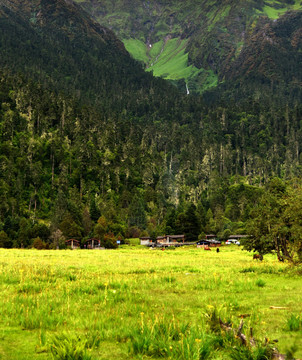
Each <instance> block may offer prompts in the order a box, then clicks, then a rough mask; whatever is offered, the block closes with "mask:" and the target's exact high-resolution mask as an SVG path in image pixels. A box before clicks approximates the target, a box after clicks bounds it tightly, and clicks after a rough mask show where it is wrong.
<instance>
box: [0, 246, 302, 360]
mask: <svg viewBox="0 0 302 360" xmlns="http://www.w3.org/2000/svg"><path fill="white" fill-rule="evenodd" d="M0 290H1V295H0V296H1V307H0V316H1V317H0V359H1V356H2V358H3V359H17V360H18V359H28V358H29V354H30V358H32V359H40V358H41V359H43V358H44V359H48V358H49V359H51V358H52V357H54V358H58V359H59V358H60V356H61V355H60V354H62V353H64V351H66V352H71V351H73V350H76V349H77V351H78V353H79V354H81V356H82V358H83V359H84V358H87V359H90V358H91V359H141V358H142V356H145V357H144V358H145V359H148V358H151V357H152V358H153V359H156V358H159V357H164V358H167V359H168V358H170V359H191V358H192V359H195V358H196V356H198V354H200V353H201V352H203V353H204V358H217V359H219V358H225V357H224V356H226V353H227V352H226V350H225V349H224V348H221V347H219V346H218V345H217V344H216V343H219V341H220V340H218V338H217V336H218V335H217V334H216V335H215V334H214V335H213V334H211V332H210V330H209V328H208V325H207V324H208V320H207V314H208V313H209V309H217V311H218V312H219V314H220V316H221V317H222V318H223V319H224V320H225V321H228V320H230V321H231V322H232V323H234V324H235V325H236V326H237V325H238V323H239V321H240V318H241V316H243V315H244V317H245V323H246V329H248V328H249V327H253V329H254V332H255V335H256V336H257V337H259V338H260V339H262V338H264V337H268V338H270V339H272V338H273V339H275V338H277V339H279V341H280V342H279V345H278V346H279V350H281V352H283V353H285V352H286V351H287V349H289V348H290V347H291V346H294V345H296V346H298V348H299V350H298V352H297V354H296V356H297V357H299V356H300V357H301V356H302V351H301V347H302V340H301V338H302V337H301V328H300V325H299V326H296V325H295V324H294V325H295V326H292V327H291V328H293V329H294V331H289V330H290V325H289V323H290V324H291V323H294V322H296V319H299V321H300V315H299V314H301V311H302V306H301V304H302V291H301V278H300V277H299V275H295V272H293V271H292V270H291V269H289V268H288V267H287V266H286V265H284V264H281V263H278V262H277V261H276V259H275V258H274V257H273V256H265V258H264V261H263V262H256V261H253V259H252V254H249V253H247V252H245V251H241V249H240V248H238V247H237V246H236V247H235V246H234V247H223V248H222V249H221V252H220V253H219V254H217V253H216V252H214V251H211V252H206V251H203V250H200V249H196V248H180V249H176V250H174V251H160V250H149V249H144V248H134V247H130V248H127V247H124V248H120V249H118V250H112V251H111V250H106V251H97V250H96V251H87V250H86V251H85V250H75V251H70V250H66V251H37V250H2V249H1V250H0ZM285 294H286V296H285ZM270 306H276V307H284V308H285V309H284V310H272V309H270ZM292 314H295V315H292ZM142 326H143V328H142ZM163 333H164V334H165V335H161V334H163ZM180 334H182V335H181V341H182V343H180V342H179V341H180V340H179V339H178V337H179V336H180ZM159 336H160V341H157V340H156V341H155V339H158V337H159ZM8 339H10V342H8ZM60 339H61V340H62V339H63V340H62V341H61V340H60ZM196 339H197V341H196ZM60 341H61V342H62V344H61V343H60ZM199 341H200V342H199ZM221 341H225V340H221ZM228 341H231V340H230V339H229V340H228ZM232 341H233V340H232ZM64 344H65V345H64ZM213 344H214V345H213ZM215 344H216V345H217V346H216V345H215ZM225 346H227V345H225ZM22 349H24V350H23V351H22ZM72 349H73V350H72ZM214 354H216V355H217V357H213V356H214ZM216 355H215V356H216ZM234 356H235V355H234ZM61 358H62V357H61ZM79 358H80V357H79Z"/></svg>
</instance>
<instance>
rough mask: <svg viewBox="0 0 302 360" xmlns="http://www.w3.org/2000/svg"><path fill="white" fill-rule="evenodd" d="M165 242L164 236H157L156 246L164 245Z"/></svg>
mask: <svg viewBox="0 0 302 360" xmlns="http://www.w3.org/2000/svg"><path fill="white" fill-rule="evenodd" d="M165 242H167V237H166V236H158V237H157V238H156V244H157V245H162V244H164V243H165Z"/></svg>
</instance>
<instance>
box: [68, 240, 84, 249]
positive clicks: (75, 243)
mask: <svg viewBox="0 0 302 360" xmlns="http://www.w3.org/2000/svg"><path fill="white" fill-rule="evenodd" d="M65 244H66V246H68V247H70V248H71V249H80V247H81V242H80V240H76V239H69V240H66V241H65Z"/></svg>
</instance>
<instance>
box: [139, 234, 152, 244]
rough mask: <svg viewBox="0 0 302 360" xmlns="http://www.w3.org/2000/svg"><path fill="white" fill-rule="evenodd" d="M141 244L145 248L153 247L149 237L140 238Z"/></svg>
mask: <svg viewBox="0 0 302 360" xmlns="http://www.w3.org/2000/svg"><path fill="white" fill-rule="evenodd" d="M139 240H140V244H141V245H145V246H152V244H153V241H152V239H151V238H150V237H149V236H144V237H140V238H139Z"/></svg>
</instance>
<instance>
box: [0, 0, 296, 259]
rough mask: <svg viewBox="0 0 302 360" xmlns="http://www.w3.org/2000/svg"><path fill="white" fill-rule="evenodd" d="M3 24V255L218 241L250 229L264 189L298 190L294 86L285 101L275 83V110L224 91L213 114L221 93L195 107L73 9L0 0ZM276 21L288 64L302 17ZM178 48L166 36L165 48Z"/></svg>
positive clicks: (38, 0)
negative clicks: (91, 243) (162, 240)
mask: <svg viewBox="0 0 302 360" xmlns="http://www.w3.org/2000/svg"><path fill="white" fill-rule="evenodd" d="M0 13H1V21H0V29H1V31H0V46H1V54H3V56H1V58H0V67H1V72H0V168H1V173H0V196H1V202H0V204H1V205H0V244H1V245H2V246H6V247H12V246H16V247H21V246H25V247H26V246H32V244H33V243H35V244H38V245H39V246H40V245H41V243H42V245H43V244H44V245H43V246H46V245H47V246H55V245H58V244H59V242H60V241H59V240H60V239H63V236H64V237H65V238H71V237H72V238H78V239H80V240H83V241H84V239H87V238H88V237H91V236H96V237H98V238H100V239H102V241H103V244H105V245H106V246H115V240H116V239H117V238H121V239H123V238H125V237H131V236H134V237H136V236H139V235H140V234H141V235H142V234H145V235H150V236H152V237H156V236H157V235H159V234H163V233H166V234H167V233H171V234H173V233H184V234H185V235H186V236H187V240H191V239H192V240H195V239H197V238H198V237H199V236H200V237H202V236H203V235H204V233H205V232H213V233H215V234H218V235H219V236H220V237H222V238H227V237H228V236H229V235H230V234H231V233H247V232H249V224H250V221H252V220H253V219H254V214H253V212H252V211H253V209H254V208H255V206H256V205H257V204H259V203H260V201H262V200H261V199H262V198H263V194H264V193H265V191H266V187H265V186H268V185H267V184H269V183H270V180H271V179H272V178H274V177H279V178H282V180H280V181H281V182H284V181H285V183H284V187H285V188H286V189H288V193H292V191H295V189H296V188H295V186H294V185H293V184H292V183H291V182H287V181H289V180H290V179H293V178H295V177H299V176H301V152H302V151H301V145H300V144H301V136H302V123H301V114H302V107H301V104H300V103H299V102H297V101H294V100H295V99H296V98H297V97H298V96H299V92H298V90H297V91H296V89H295V88H294V87H292V88H291V89H292V93H290V94H287V97H286V98H285V101H283V102H280V101H278V99H279V98H281V97H282V96H283V94H284V91H285V90H286V89H287V87H286V86H284V87H282V86H281V85H280V86H279V83H281V80H280V82H279V83H278V82H274V87H273V90H274V91H275V95H276V97H275V98H273V99H272V98H270V97H269V92H268V93H267V94H265V93H263V94H262V93H261V96H258V97H257V96H254V95H253V96H252V95H251V96H246V97H245V98H244V99H242V97H241V101H236V99H237V98H236V97H237V94H236V92H235V91H233V92H231V88H226V90H225V91H224V93H225V94H226V95H228V102H224V101H222V102H220V104H219V105H217V100H216V104H215V105H213V103H212V102H211V101H212V100H213V99H215V98H219V96H221V95H220V94H219V91H221V89H220V88H218V89H217V90H216V92H215V91H213V92H211V93H210V92H209V93H208V94H207V96H205V97H204V99H202V98H201V97H198V96H186V95H182V94H180V93H179V92H178V90H177V88H176V87H174V86H172V85H171V84H169V83H168V82H166V81H165V80H162V79H159V78H155V77H153V76H152V74H151V73H150V72H145V71H144V69H143V67H142V66H141V63H139V62H137V61H135V60H133V59H132V58H131V57H130V56H129V54H128V53H127V51H126V50H125V47H124V45H123V44H122V42H121V41H119V40H118V39H117V38H116V37H115V35H114V34H113V33H112V32H111V31H110V30H108V29H106V28H104V27H102V26H100V25H99V24H97V23H96V22H94V21H92V20H91V19H90V18H89V16H88V15H87V14H85V13H83V11H82V10H81V8H80V7H79V6H78V5H75V4H73V3H72V2H68V1H67V2H66V1H63V0H47V1H46V0H45V1H44V0H34V1H29V0H27V1H23V2H22V3H20V2H19V1H17V0H13V1H12V0H10V1H8V0H7V1H2V3H1V6H0ZM284 16H285V17H284V18H282V19H280V20H279V21H278V22H277V24H278V26H277V27H275V28H274V29H275V30H274V31H275V33H276V34H277V35H278V39H280V41H281V40H282V39H284V42H282V44H283V45H284V49H285V50H284V51H285V53H286V49H287V48H286V46H289V45H288V42H287V40H286V39H288V37H287V36H285V33H286V34H288V33H290V34H292V33H296V32H297V31H298V30H297V29H298V26H299V21H300V13H289V14H286V15H284ZM294 19H296V21H291V22H290V21H289V20H294ZM263 21H264V22H266V21H267V20H265V19H264V20H263ZM282 23H283V24H284V26H283V27H282V26H281V24H282ZM290 24H291V25H290ZM282 29H283V30H282ZM259 31H260V30H259ZM259 36H260V35H259ZM293 39H297V42H296V43H295V44H296V45H295V46H297V48H299V46H300V45H299V42H298V39H299V36H298V35H297V38H295V37H293ZM159 41H160V40H159ZM187 41H188V40H185V39H184V40H183V41H181V42H179V41H178V40H175V39H172V38H171V40H170V44H171V49H174V50H175V51H176V52H177V50H176V49H177V48H178V47H180V48H181V47H183V46H186V44H187ZM278 41H279V40H278ZM282 41H283V40H282ZM255 42H256V43H258V38H256V39H255ZM167 46H170V45H167ZM159 48H160V45H158V46H157V47H156V46H154V47H153V51H154V52H155V53H156V51H157V52H158V51H159V50H158V49H159ZM264 50H265V48H264V49H263V51H264ZM150 51H151V50H150ZM246 51H248V49H246ZM250 51H251V52H252V51H253V48H251V50H250ZM242 52H243V50H242ZM181 54H183V53H182V52H181V51H180V52H179V56H180V57H181V56H183V55H181ZM163 55H165V56H168V54H164V51H163ZM252 55H253V54H251V57H250V58H249V60H248V61H251V59H252ZM253 56H254V59H255V61H256V60H257V59H258V58H257V57H256V56H255V55H253ZM297 56H298V55H297ZM283 59H284V58H283ZM248 61H247V63H246V64H245V66H246V67H248V64H249V62H248ZM291 61H293V62H291ZM294 61H295V58H291V59H288V64H291V65H290V66H292V65H293V64H294ZM266 64H267V63H266V62H265V63H264V65H263V66H264V67H265V66H266ZM154 66H155V65H154ZM162 69H163V67H162ZM241 69H244V68H243V67H242V68H241ZM241 69H238V73H236V74H235V75H234V76H233V75H232V76H233V77H234V79H235V77H236V76H237V79H238V81H242V82H243V86H242V87H241V88H240V89H241V91H242V92H243V93H244V91H246V94H248V90H249V91H250V93H251V94H254V93H253V92H254V88H253V86H256V84H257V81H256V80H255V82H253V81H249V82H247V83H245V79H246V77H245V75H241V73H240V71H243V70H241ZM286 69H287V68H284V69H282V68H280V67H278V66H277V63H276V70H278V71H280V74H281V75H282V74H283V71H284V72H285V71H286ZM281 75H280V76H281ZM298 75H299V71H297V76H298ZM212 81H213V82H214V81H215V80H214V77H213V78H212ZM264 85H266V84H264ZM264 85H263V86H264ZM267 86H268V87H269V86H272V85H271V84H270V85H267ZM264 88H265V87H263V88H262V89H264ZM240 89H238V90H237V91H238V93H239V92H240ZM239 95H240V94H239ZM239 95H238V98H240V96H239ZM208 100H209V102H208ZM284 194H286V192H284ZM284 196H285V195H284ZM285 198H286V197H284V199H285ZM291 199H292V197H291ZM282 201H283V200H282ZM271 218H273V217H272V216H271ZM295 221H298V222H299V219H298V220H297V219H296V220H295V219H294V220H293V222H291V224H297V222H295ZM295 226H296V225H295ZM278 231H279V230H278ZM278 231H276V232H275V233H274V234H279V233H278ZM293 233H294V230H293V231H290V230H289V231H288V232H287V235H286V237H290V236H292V235H289V234H293ZM263 234H265V232H263ZM257 236H258V235H257ZM259 236H260V235H259ZM261 236H262V235H261ZM263 236H264V235H263ZM289 240H290V239H289ZM295 246H296V245H295ZM267 248H268V249H269V246H268V247H267ZM298 250H299V249H298ZM298 250H297V251H298ZM280 251H281V252H282V249H281V250H280Z"/></svg>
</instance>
